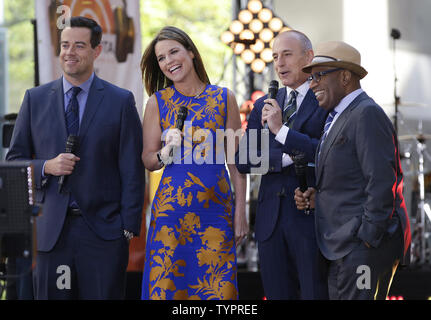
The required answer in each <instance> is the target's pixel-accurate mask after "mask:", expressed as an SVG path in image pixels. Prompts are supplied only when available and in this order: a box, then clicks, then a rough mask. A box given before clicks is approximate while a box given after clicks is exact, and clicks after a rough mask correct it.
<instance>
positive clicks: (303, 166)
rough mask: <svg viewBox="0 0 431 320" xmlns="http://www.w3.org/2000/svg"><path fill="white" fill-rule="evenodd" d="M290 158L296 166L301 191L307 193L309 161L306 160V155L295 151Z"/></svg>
mask: <svg viewBox="0 0 431 320" xmlns="http://www.w3.org/2000/svg"><path fill="white" fill-rule="evenodd" d="M290 157H291V158H292V160H293V163H294V165H295V173H296V176H297V178H298V181H299V190H301V192H305V191H307V189H308V185H307V175H306V171H307V161H306V160H305V153H304V152H300V151H296V150H294V151H293V152H292V154H291V155H290Z"/></svg>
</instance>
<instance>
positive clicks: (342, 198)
mask: <svg viewBox="0 0 431 320" xmlns="http://www.w3.org/2000/svg"><path fill="white" fill-rule="evenodd" d="M316 157H317V152H316ZM316 163H318V165H317V167H316V186H317V196H316V232H317V241H318V244H319V247H320V250H321V251H322V253H323V255H324V256H325V257H326V258H327V259H329V260H337V259H340V258H342V257H344V256H345V255H347V254H348V253H349V252H350V251H351V250H352V249H353V248H354V247H355V246H357V245H359V244H360V243H361V242H362V241H366V242H368V243H369V244H370V245H371V246H373V247H378V246H379V244H380V242H381V241H382V239H383V237H384V236H385V235H387V234H388V233H389V234H390V233H393V232H395V230H396V228H397V227H398V226H399V225H400V224H401V226H402V229H403V231H404V248H400V256H401V255H405V253H406V252H407V249H408V247H409V245H410V239H411V236H410V224H409V220H408V215H407V210H406V207H405V203H404V198H403V195H402V180H403V174H402V169H401V166H400V157H399V152H398V140H397V136H396V134H395V131H394V128H393V125H392V123H391V121H390V120H389V118H388V117H387V116H386V114H385V113H384V111H383V110H382V108H380V107H379V106H378V105H377V104H376V103H375V102H374V100H373V99H371V98H370V97H369V96H368V95H367V94H366V93H365V92H363V93H361V94H360V95H359V96H358V97H356V99H355V100H353V102H352V103H351V104H350V105H349V106H348V107H347V108H346V109H345V110H344V112H343V113H341V114H340V116H339V117H338V119H337V121H336V122H335V123H334V124H333V126H332V128H331V130H330V131H329V134H328V136H327V137H326V139H325V143H324V144H323V145H322V150H321V154H320V157H319V161H318V162H317V161H316Z"/></svg>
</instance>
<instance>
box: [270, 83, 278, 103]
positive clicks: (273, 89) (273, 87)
mask: <svg viewBox="0 0 431 320" xmlns="http://www.w3.org/2000/svg"><path fill="white" fill-rule="evenodd" d="M277 92H278V81H277V80H272V81H271V82H270V83H269V87H268V98H269V99H275V97H276V96H277Z"/></svg>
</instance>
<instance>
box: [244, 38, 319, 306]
mask: <svg viewBox="0 0 431 320" xmlns="http://www.w3.org/2000/svg"><path fill="white" fill-rule="evenodd" d="M273 58H274V67H275V70H276V72H277V75H278V77H279V78H280V80H281V82H282V84H283V85H284V86H285V87H283V88H281V89H279V90H278V93H277V96H276V98H275V99H268V97H267V96H265V97H262V98H261V99H259V100H257V101H256V103H255V106H254V109H253V110H252V112H251V113H250V117H249V121H248V127H247V130H246V134H245V136H244V137H243V139H242V141H241V142H242V143H240V149H239V152H238V153H237V155H236V163H237V167H238V169H239V171H240V172H241V173H250V172H251V173H253V169H256V167H258V166H259V165H262V164H253V163H252V161H250V157H248V158H247V163H242V162H241V154H240V153H241V152H244V149H246V150H247V155H250V154H256V152H255V151H256V150H254V153H253V150H251V149H252V148H253V146H252V144H253V141H250V138H252V137H253V135H251V134H250V133H251V131H257V132H258V133H257V137H260V135H261V133H262V132H263V131H262V128H263V126H264V122H267V123H268V126H269V129H270V133H269V165H268V169H269V170H268V172H267V173H266V174H264V175H263V176H262V179H261V184H260V190H259V195H258V205H257V213H256V225H255V234H256V239H257V241H258V249H259V259H260V271H261V275H262V281H263V287H264V291H265V295H266V297H267V298H268V299H327V298H328V292H327V284H326V267H325V265H324V259H323V258H322V256H321V254H320V252H319V249H318V247H317V243H316V236H315V231H314V230H315V229H314V214H313V213H310V214H306V213H305V212H304V211H299V210H298V209H297V208H296V206H295V201H294V190H295V188H297V187H298V185H299V182H298V179H297V176H296V174H295V169H294V165H293V161H292V159H291V157H290V155H291V154H293V153H295V152H297V151H299V152H302V153H304V154H305V158H306V161H307V162H308V163H309V166H310V168H307V181H308V184H309V185H314V181H315V176H314V169H313V168H312V166H313V162H314V155H315V151H316V147H317V144H318V142H319V138H320V136H321V134H322V130H323V126H324V122H325V118H326V115H327V113H326V112H325V111H324V110H323V109H320V108H319V106H318V103H317V100H316V98H315V96H314V94H313V92H312V91H311V90H310V89H309V87H310V86H309V83H308V81H307V78H308V75H307V74H305V73H304V72H302V67H303V66H305V65H306V64H308V63H310V62H311V61H312V59H313V49H312V45H311V42H310V40H309V39H308V37H307V36H306V35H304V34H303V33H301V32H298V31H295V30H291V31H287V32H283V33H281V34H279V35H278V36H277V37H276V39H275V41H274V45H273ZM258 140H259V141H260V139H258ZM255 144H256V145H257V149H258V150H257V156H261V158H264V153H265V150H260V149H261V145H260V143H255Z"/></svg>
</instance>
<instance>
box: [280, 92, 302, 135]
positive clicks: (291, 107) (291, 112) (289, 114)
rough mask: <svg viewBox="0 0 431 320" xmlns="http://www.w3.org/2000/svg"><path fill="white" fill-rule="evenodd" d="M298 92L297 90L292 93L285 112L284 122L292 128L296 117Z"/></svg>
mask: <svg viewBox="0 0 431 320" xmlns="http://www.w3.org/2000/svg"><path fill="white" fill-rule="evenodd" d="M297 94H298V92H296V91H295V90H292V91H290V94H289V101H288V102H287V105H286V107H285V108H284V110H283V122H284V123H285V124H286V125H287V126H288V127H289V128H291V127H292V125H293V122H294V121H295V116H296V108H297V106H296V96H297Z"/></svg>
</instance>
